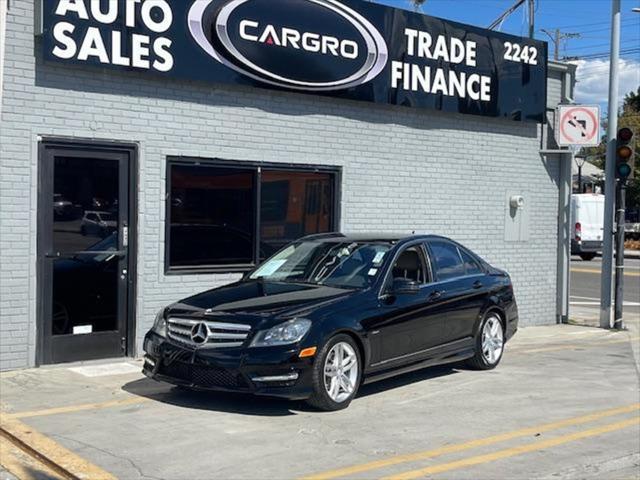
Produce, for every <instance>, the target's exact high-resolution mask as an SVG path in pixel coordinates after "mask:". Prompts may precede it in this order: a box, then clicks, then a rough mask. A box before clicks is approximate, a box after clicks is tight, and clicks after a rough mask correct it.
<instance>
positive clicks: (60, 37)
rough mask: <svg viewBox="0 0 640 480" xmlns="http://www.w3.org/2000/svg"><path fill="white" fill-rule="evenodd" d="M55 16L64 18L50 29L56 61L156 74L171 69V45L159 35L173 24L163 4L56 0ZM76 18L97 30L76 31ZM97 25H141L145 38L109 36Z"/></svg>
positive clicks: (136, 0) (149, 0)
mask: <svg viewBox="0 0 640 480" xmlns="http://www.w3.org/2000/svg"><path fill="white" fill-rule="evenodd" d="M122 7H124V8H122ZM120 10H124V11H120ZM55 15H57V16H60V17H62V18H66V19H68V20H70V21H64V20H62V18H61V21H59V22H57V23H55V25H54V26H53V38H54V39H55V41H56V45H55V47H54V48H53V51H52V53H53V55H55V56H56V57H58V58H62V59H66V60H80V61H87V60H97V61H99V62H100V63H103V64H110V65H119V66H123V67H134V68H138V69H143V70H150V69H152V70H157V71H159V72H168V71H170V70H171V69H172V68H173V55H172V54H171V51H170V48H171V44H172V41H171V40H170V39H169V38H167V37H163V36H161V35H159V34H162V33H164V32H166V31H167V30H169V28H170V27H171V24H172V23H173V12H172V11H171V6H170V5H169V3H168V2H167V0H145V1H141V0H126V1H125V2H124V3H121V2H118V1H109V2H100V1H99V0H91V2H85V1H82V0H60V1H59V2H58V4H57V7H56V9H55ZM78 20H84V21H86V22H87V23H89V22H91V23H93V24H97V25H99V26H100V27H98V26H87V27H86V28H81V27H80V23H79V22H78ZM123 23H124V25H123ZM103 25H114V26H121V27H122V26H124V27H126V28H127V29H133V28H136V27H138V26H140V25H142V26H143V27H145V28H146V30H147V31H148V32H149V33H150V35H142V34H139V33H132V34H128V36H127V37H125V34H123V32H121V31H119V30H117V29H113V30H111V31H110V32H109V31H107V30H105V29H104V27H103ZM105 32H107V34H106V35H105V34H104V33H105ZM109 34H110V35H109Z"/></svg>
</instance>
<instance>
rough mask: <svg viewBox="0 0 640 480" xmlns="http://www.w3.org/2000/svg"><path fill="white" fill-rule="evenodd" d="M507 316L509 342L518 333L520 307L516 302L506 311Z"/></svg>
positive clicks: (506, 338) (506, 333)
mask: <svg viewBox="0 0 640 480" xmlns="http://www.w3.org/2000/svg"><path fill="white" fill-rule="evenodd" d="M505 316H506V317H507V325H506V329H505V340H509V339H510V338H511V337H513V336H514V335H515V334H516V332H517V331H518V306H517V305H516V302H515V301H513V302H511V303H510V304H509V306H508V307H507V308H506V309H505Z"/></svg>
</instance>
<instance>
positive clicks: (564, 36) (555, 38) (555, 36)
mask: <svg viewBox="0 0 640 480" xmlns="http://www.w3.org/2000/svg"><path fill="white" fill-rule="evenodd" d="M540 31H541V32H543V33H546V34H547V35H548V36H549V38H550V39H551V41H552V42H553V47H554V48H553V59H554V60H556V61H557V60H559V59H560V44H561V42H563V41H566V40H569V39H570V38H580V34H579V33H561V32H560V29H559V28H556V29H555V32H553V33H552V32H550V31H549V30H546V29H544V28H543V29H541V30H540Z"/></svg>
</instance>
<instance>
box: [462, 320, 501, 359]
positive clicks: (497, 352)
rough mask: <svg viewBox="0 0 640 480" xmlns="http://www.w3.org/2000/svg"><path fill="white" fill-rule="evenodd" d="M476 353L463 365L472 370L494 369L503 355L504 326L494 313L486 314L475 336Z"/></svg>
mask: <svg viewBox="0 0 640 480" xmlns="http://www.w3.org/2000/svg"><path fill="white" fill-rule="evenodd" d="M475 342H476V353H475V355H474V356H473V357H471V358H470V359H468V360H467V361H466V362H465V363H466V365H467V366H468V367H469V368H472V369H474V370H491V369H493V368H496V367H497V366H498V364H499V363H500V360H502V354H503V353H504V325H503V323H502V320H501V318H500V315H498V313H496V312H495V311H490V312H487V313H486V314H485V316H484V318H483V319H482V322H481V323H480V327H479V328H478V332H477V334H476V339H475Z"/></svg>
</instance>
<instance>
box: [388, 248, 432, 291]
mask: <svg viewBox="0 0 640 480" xmlns="http://www.w3.org/2000/svg"><path fill="white" fill-rule="evenodd" d="M424 272H425V268H424V266H423V263H422V255H421V254H420V253H419V250H418V248H417V247H409V248H407V249H406V250H405V251H404V252H402V253H401V254H400V256H399V257H398V259H397V260H396V263H395V264H394V265H393V271H392V273H393V278H407V279H409V280H413V281H414V282H418V283H426V280H425V278H424Z"/></svg>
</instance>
